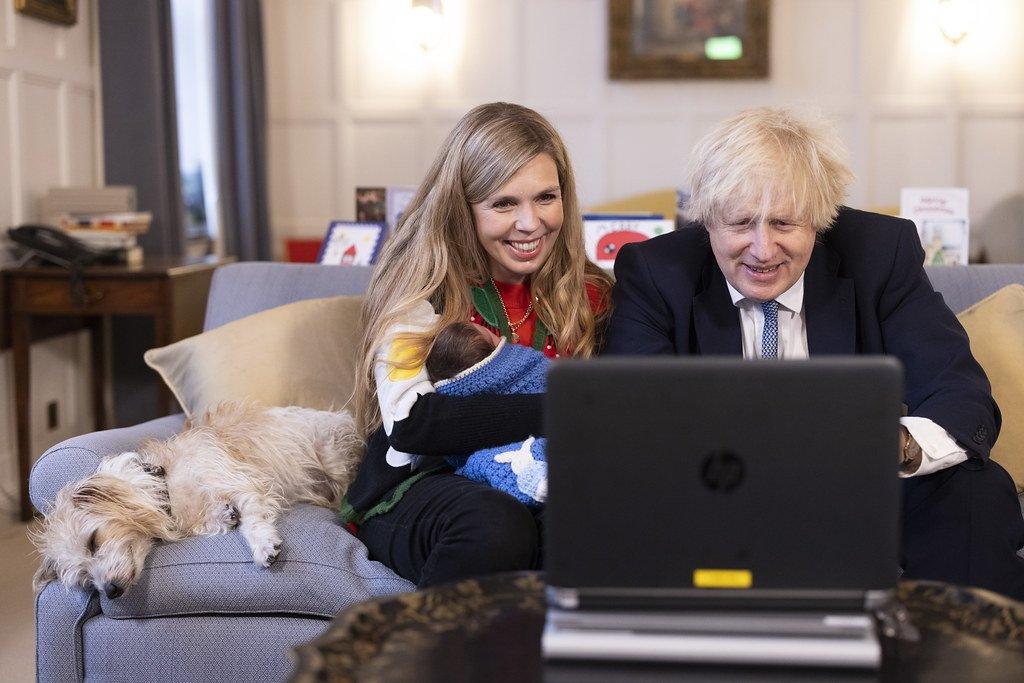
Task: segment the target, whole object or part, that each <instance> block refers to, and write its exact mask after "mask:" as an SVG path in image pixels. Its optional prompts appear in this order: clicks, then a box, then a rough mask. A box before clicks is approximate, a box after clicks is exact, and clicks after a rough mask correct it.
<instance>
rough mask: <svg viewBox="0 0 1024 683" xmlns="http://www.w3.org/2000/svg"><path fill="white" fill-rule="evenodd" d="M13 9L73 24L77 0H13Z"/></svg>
mask: <svg viewBox="0 0 1024 683" xmlns="http://www.w3.org/2000/svg"><path fill="white" fill-rule="evenodd" d="M14 9H15V10H17V11H18V12H21V13H22V14H25V15H27V16H30V17H35V18H36V19H42V20H44V21H49V22H52V23H54V24H64V25H66V26H74V25H75V24H76V23H77V22H78V0H14Z"/></svg>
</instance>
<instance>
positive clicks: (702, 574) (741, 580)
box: [693, 569, 754, 588]
mask: <svg viewBox="0 0 1024 683" xmlns="http://www.w3.org/2000/svg"><path fill="white" fill-rule="evenodd" d="M753 585H754V574H753V573H752V572H751V571H750V570H749V569H694V570H693V586H694V588H750V587H751V586H753Z"/></svg>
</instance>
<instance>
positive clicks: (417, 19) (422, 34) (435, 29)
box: [409, 0, 444, 52]
mask: <svg viewBox="0 0 1024 683" xmlns="http://www.w3.org/2000/svg"><path fill="white" fill-rule="evenodd" d="M443 12H444V10H443V9H442V7H441V0H412V5H411V6H410V8H409V34H410V35H411V36H412V38H413V40H415V41H416V44H417V45H419V46H420V48H422V50H423V51H424V52H430V51H431V50H433V49H434V48H435V47H437V45H438V44H439V43H440V42H441V37H442V35H443V34H444V17H443Z"/></svg>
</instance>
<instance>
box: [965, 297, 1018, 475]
mask: <svg viewBox="0 0 1024 683" xmlns="http://www.w3.org/2000/svg"><path fill="white" fill-rule="evenodd" d="M958 317H959V319H960V322H961V324H963V326H964V329H966V330H967V335H968V336H969V337H970V338H971V352H972V353H973V354H974V357H975V358H976V359H977V360H978V362H979V363H981V367H983V368H984V369H985V374H986V375H988V379H989V381H990V382H991V383H992V396H993V397H994V398H995V400H996V403H998V404H999V409H1000V411H1001V412H1002V415H1003V424H1002V427H1001V428H1000V430H999V438H998V439H997V440H996V445H995V447H993V448H992V459H993V460H995V461H996V462H998V463H999V464H1000V465H1002V466H1003V467H1005V468H1006V471H1007V472H1009V473H1010V476H1011V477H1013V481H1014V483H1016V485H1017V492H1018V493H1020V492H1022V491H1024V285H1009V286H1007V287H1003V288H1002V289H1000V290H999V291H998V292H996V293H995V294H992V295H991V296H989V297H987V298H985V299H982V300H981V301H979V302H978V303H976V304H975V305H973V306H971V307H970V308H968V309H967V310H966V311H964V312H963V313H961V314H960V315H959V316H958Z"/></svg>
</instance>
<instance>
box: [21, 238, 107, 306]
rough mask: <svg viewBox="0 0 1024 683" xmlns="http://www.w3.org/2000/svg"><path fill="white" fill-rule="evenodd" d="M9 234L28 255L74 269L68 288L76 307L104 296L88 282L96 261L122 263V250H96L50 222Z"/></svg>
mask: <svg viewBox="0 0 1024 683" xmlns="http://www.w3.org/2000/svg"><path fill="white" fill-rule="evenodd" d="M7 236H8V237H9V238H10V239H11V241H12V242H14V243H15V244H17V245H19V246H21V247H22V248H23V249H24V250H25V252H26V258H29V257H35V258H38V259H42V260H44V261H49V262H50V263H56V264H57V265H59V266H64V267H65V268H67V269H69V270H70V271H71V277H69V278H68V289H69V290H70V296H71V301H72V302H73V303H74V304H75V305H76V306H90V305H92V304H95V303H97V302H98V301H99V300H100V299H102V298H103V293H102V292H93V291H90V289H89V287H87V286H86V284H85V273H84V272H83V271H84V269H85V268H86V267H88V266H91V265H93V264H95V263H119V262H121V261H122V256H123V251H124V250H123V249H96V248H95V247H91V246H89V245H88V244H86V243H84V242H82V241H80V240H76V239H75V238H74V237H72V236H71V235H69V234H67V233H66V232H64V231H63V230H58V229H57V228H52V227H50V226H48V225H21V226H18V227H17V228H9V229H8V230H7Z"/></svg>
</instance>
